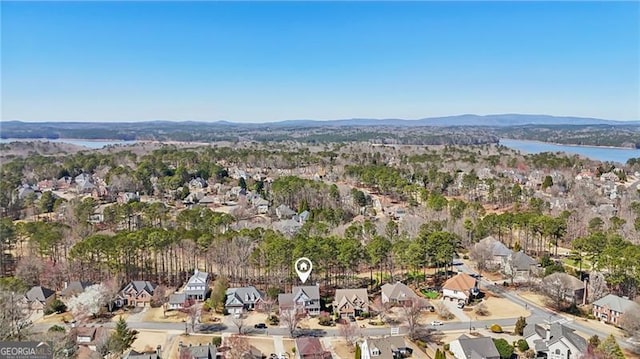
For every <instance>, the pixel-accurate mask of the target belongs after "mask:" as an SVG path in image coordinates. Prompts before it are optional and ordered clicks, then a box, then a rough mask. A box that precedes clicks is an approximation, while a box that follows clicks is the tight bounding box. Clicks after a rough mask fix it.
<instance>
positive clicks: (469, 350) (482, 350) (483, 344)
mask: <svg viewBox="0 0 640 359" xmlns="http://www.w3.org/2000/svg"><path fill="white" fill-rule="evenodd" d="M458 341H459V342H460V347H462V351H464V354H465V356H466V357H467V358H470V359H471V358H478V359H479V358H486V359H494V358H495V359H499V358H500V353H498V349H496V345H495V344H494V343H493V339H491V338H489V337H478V338H470V337H467V336H466V335H462V336H461V337H460V338H458Z"/></svg>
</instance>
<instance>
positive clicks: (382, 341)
mask: <svg viewBox="0 0 640 359" xmlns="http://www.w3.org/2000/svg"><path fill="white" fill-rule="evenodd" d="M367 346H368V347H369V352H370V353H369V354H371V351H373V349H378V350H380V355H379V356H376V357H375V358H376V359H394V358H395V357H394V356H393V352H394V351H397V350H398V349H399V348H405V347H406V346H407V344H406V343H405V342H404V338H402V337H385V338H377V339H372V338H369V339H367Z"/></svg>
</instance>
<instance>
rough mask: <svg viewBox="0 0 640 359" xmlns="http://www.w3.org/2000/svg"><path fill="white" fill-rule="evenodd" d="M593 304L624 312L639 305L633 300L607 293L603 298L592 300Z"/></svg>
mask: <svg viewBox="0 0 640 359" xmlns="http://www.w3.org/2000/svg"><path fill="white" fill-rule="evenodd" d="M593 305H597V306H599V307H608V308H609V309H611V310H614V311H616V312H618V313H624V312H626V311H628V310H629V309H631V308H633V307H638V306H640V305H639V304H638V303H636V302H634V301H631V300H629V299H625V298H621V297H618V296H617V295H614V294H607V295H606V296H604V297H603V298H600V299H598V300H596V301H595V302H593Z"/></svg>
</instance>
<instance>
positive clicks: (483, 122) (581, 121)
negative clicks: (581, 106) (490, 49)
mask: <svg viewBox="0 0 640 359" xmlns="http://www.w3.org/2000/svg"><path fill="white" fill-rule="evenodd" d="M271 125H278V126H284V127H295V126H305V127H309V126H398V127H409V126H439V127H442V126H445V127H451V126H489V127H509V126H523V125H583V126H584V125H640V121H612V120H603V119H599V118H589V117H559V116H549V115H520V114H502V115H486V116H480V115H470V114H467V115H457V116H446V117H428V118H422V119H419V120H404V119H364V118H354V119H343V120H327V121H317V120H292V121H280V122H272V123H271Z"/></svg>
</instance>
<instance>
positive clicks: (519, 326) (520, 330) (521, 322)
mask: <svg viewBox="0 0 640 359" xmlns="http://www.w3.org/2000/svg"><path fill="white" fill-rule="evenodd" d="M526 326H527V320H526V319H525V318H524V317H520V318H518V320H517V321H516V328H515V332H516V334H518V335H524V327H526Z"/></svg>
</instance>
